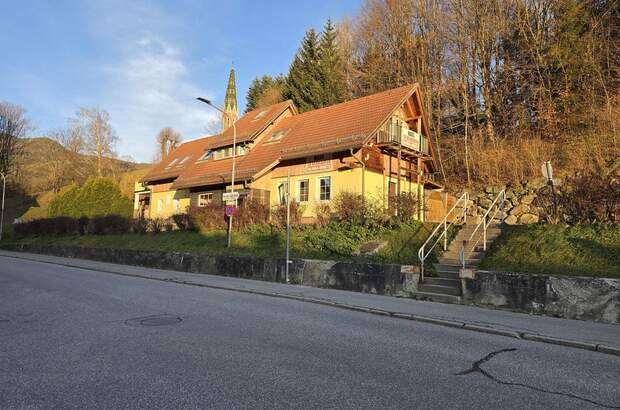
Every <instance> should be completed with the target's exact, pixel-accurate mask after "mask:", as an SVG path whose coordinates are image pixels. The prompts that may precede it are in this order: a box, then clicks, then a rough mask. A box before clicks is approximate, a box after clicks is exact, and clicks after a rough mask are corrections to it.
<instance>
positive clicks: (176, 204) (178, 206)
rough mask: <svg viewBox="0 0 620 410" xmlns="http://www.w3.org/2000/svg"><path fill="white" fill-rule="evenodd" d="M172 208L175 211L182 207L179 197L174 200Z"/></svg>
mask: <svg viewBox="0 0 620 410" xmlns="http://www.w3.org/2000/svg"><path fill="white" fill-rule="evenodd" d="M172 209H174V211H175V212H178V211H179V210H180V209H181V201H179V200H178V199H177V198H174V199H173V200H172Z"/></svg>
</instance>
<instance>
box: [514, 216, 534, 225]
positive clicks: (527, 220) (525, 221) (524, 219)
mask: <svg viewBox="0 0 620 410" xmlns="http://www.w3.org/2000/svg"><path fill="white" fill-rule="evenodd" d="M519 223H520V224H521V225H529V224H535V223H538V215H534V214H523V215H521V216H520V217H519Z"/></svg>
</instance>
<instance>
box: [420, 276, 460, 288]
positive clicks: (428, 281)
mask: <svg viewBox="0 0 620 410" xmlns="http://www.w3.org/2000/svg"><path fill="white" fill-rule="evenodd" d="M424 284H425V285H440V286H452V287H460V286H461V281H460V280H459V279H458V277H456V278H442V277H438V278H429V277H426V278H424Z"/></svg>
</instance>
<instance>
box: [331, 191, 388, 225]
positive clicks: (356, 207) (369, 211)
mask: <svg viewBox="0 0 620 410" xmlns="http://www.w3.org/2000/svg"><path fill="white" fill-rule="evenodd" d="M335 208H336V214H337V216H338V219H339V220H340V221H341V222H344V223H347V224H350V225H359V224H361V225H365V226H368V227H380V226H383V225H384V224H385V222H386V215H385V212H383V207H382V206H381V205H380V204H378V203H377V202H376V201H373V200H372V199H369V198H364V197H363V196H362V195H361V194H355V193H351V192H342V193H340V194H339V195H338V196H337V197H336V200H335Z"/></svg>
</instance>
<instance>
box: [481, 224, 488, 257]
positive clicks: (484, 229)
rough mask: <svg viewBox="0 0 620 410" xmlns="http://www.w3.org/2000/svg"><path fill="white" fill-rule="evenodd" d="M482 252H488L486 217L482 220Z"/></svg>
mask: <svg viewBox="0 0 620 410" xmlns="http://www.w3.org/2000/svg"><path fill="white" fill-rule="evenodd" d="M482 250H483V251H485V252H486V250H487V217H486V215H485V216H484V219H483V220H482Z"/></svg>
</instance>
